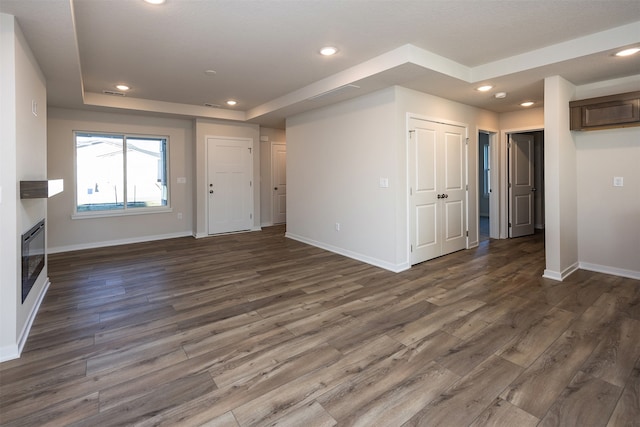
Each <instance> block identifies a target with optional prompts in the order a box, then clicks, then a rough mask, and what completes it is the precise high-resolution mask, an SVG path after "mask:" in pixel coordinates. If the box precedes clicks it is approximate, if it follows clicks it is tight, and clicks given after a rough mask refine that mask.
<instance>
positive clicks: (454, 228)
mask: <svg viewBox="0 0 640 427" xmlns="http://www.w3.org/2000/svg"><path fill="white" fill-rule="evenodd" d="M441 127H442V137H443V141H442V143H443V151H444V153H443V154H444V157H443V158H442V159H440V161H441V163H442V165H441V170H442V171H443V180H442V184H443V187H442V190H443V194H444V198H443V199H441V205H442V210H443V212H442V220H443V222H444V223H443V227H442V231H443V233H444V236H443V238H442V254H449V253H451V252H455V251H459V250H460V249H464V248H465V245H466V241H467V236H466V231H467V225H466V224H467V221H466V199H467V194H466V166H467V162H466V141H467V138H466V132H465V129H464V128H461V127H459V126H451V125H441Z"/></svg>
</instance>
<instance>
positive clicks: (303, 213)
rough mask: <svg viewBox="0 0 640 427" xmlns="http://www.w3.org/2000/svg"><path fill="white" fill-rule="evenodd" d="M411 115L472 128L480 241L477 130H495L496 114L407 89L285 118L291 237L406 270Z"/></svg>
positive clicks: (472, 198)
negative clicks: (385, 185)
mask: <svg viewBox="0 0 640 427" xmlns="http://www.w3.org/2000/svg"><path fill="white" fill-rule="evenodd" d="M408 113H413V114H416V115H420V116H428V117H430V118H437V119H442V120H446V121H450V122H456V123H464V124H466V125H467V126H468V128H469V136H470V148H469V189H470V192H469V218H470V224H469V234H470V243H471V245H474V244H477V241H478V227H477V203H478V202H477V196H476V194H477V162H478V160H477V151H478V147H477V133H478V129H496V128H497V127H498V116H497V114H495V113H491V112H488V111H484V110H480V109H477V108H474V107H470V106H467V105H463V104H459V103H456V102H452V101H448V100H445V99H442V98H438V97H435V96H431V95H427V94H424V93H421V92H416V91H413V90H409V89H406V88H403V87H390V88H387V89H384V90H381V91H378V92H375V93H372V94H369V95H364V96H362V97H359V98H356V99H352V100H349V101H345V102H342V103H339V104H336V105H333V106H330V107H326V108H321V109H318V110H314V111H310V112H307V113H303V114H300V115H298V116H295V117H292V118H289V119H288V120H287V159H288V162H287V186H288V200H289V204H288V211H287V215H288V220H287V236H289V237H292V238H295V239H299V240H302V241H305V242H307V243H311V244H314V245H316V246H319V247H324V248H326V249H329V250H333V251H335V252H338V253H342V254H344V255H347V256H351V257H353V258H356V259H360V260H362V261H365V262H369V263H371V264H374V265H378V266H381V267H384V268H387V269H390V270H393V271H399V270H402V269H405V268H408V267H409V253H408V252H409V251H408V249H409V243H408V222H407V221H408V205H407V203H408V199H407V197H408V196H407V146H406V142H407V114H408ZM380 178H388V179H389V188H380V186H379V181H380ZM335 223H340V226H341V229H340V231H336V230H335Z"/></svg>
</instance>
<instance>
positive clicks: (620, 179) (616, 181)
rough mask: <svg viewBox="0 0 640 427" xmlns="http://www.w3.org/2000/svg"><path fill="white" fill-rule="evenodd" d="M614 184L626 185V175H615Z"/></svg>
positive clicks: (615, 185) (617, 185)
mask: <svg viewBox="0 0 640 427" xmlns="http://www.w3.org/2000/svg"><path fill="white" fill-rule="evenodd" d="M613 186H614V187H624V177H621V176H614V177H613Z"/></svg>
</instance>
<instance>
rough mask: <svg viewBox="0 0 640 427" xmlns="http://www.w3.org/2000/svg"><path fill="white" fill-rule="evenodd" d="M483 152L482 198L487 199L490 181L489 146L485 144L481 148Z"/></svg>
mask: <svg viewBox="0 0 640 427" xmlns="http://www.w3.org/2000/svg"><path fill="white" fill-rule="evenodd" d="M482 152H483V162H482V163H483V173H484V189H483V192H484V197H489V193H490V192H491V181H490V175H491V174H490V173H489V172H490V171H491V162H490V151H489V144H485V145H484V146H483V147H482Z"/></svg>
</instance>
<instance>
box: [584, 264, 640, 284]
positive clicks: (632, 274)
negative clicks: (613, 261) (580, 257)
mask: <svg viewBox="0 0 640 427" xmlns="http://www.w3.org/2000/svg"><path fill="white" fill-rule="evenodd" d="M579 266H580V268H581V269H583V270H589V271H595V272H596V273H604V274H611V275H612V276H620V277H627V278H629V279H636V280H640V271H634V270H626V269H624V268H616V267H609V266H606V265H598V264H591V263H590V262H580V263H579Z"/></svg>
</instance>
